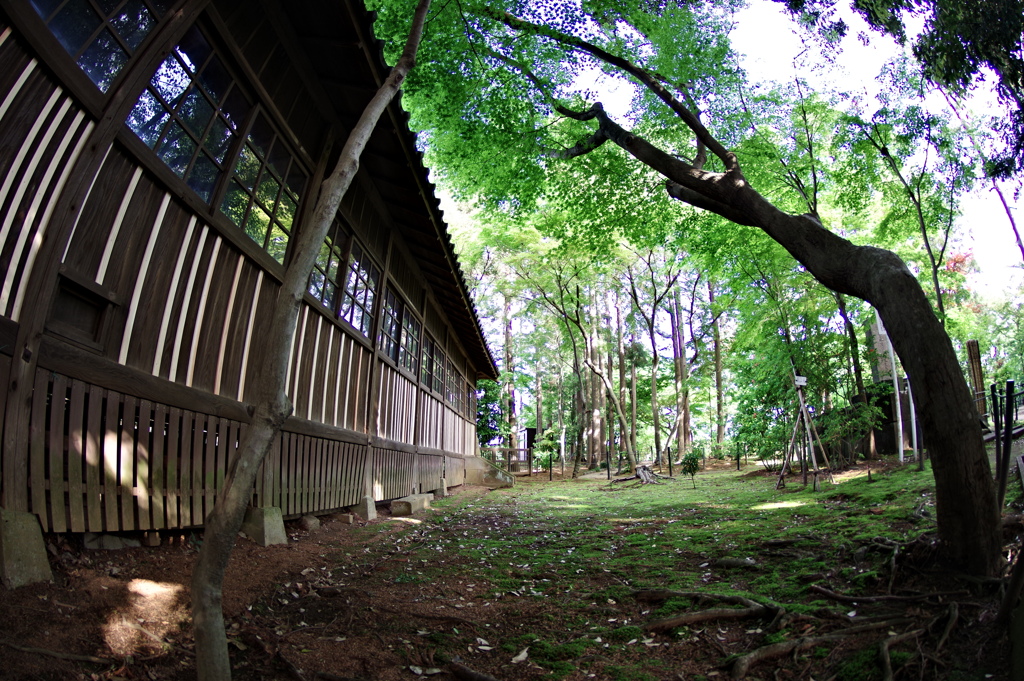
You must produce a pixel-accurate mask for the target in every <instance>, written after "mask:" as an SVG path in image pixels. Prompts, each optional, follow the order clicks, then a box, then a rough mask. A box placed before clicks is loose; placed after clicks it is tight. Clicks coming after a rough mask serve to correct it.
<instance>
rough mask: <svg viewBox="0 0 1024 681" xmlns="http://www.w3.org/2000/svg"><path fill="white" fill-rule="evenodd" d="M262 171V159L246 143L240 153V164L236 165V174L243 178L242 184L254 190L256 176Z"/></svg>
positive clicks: (240, 178)
mask: <svg viewBox="0 0 1024 681" xmlns="http://www.w3.org/2000/svg"><path fill="white" fill-rule="evenodd" d="M259 173H260V159H259V157H257V156H256V153H255V152H254V151H253V150H252V148H251V147H250V146H249V145H248V144H246V145H245V146H243V147H242V152H241V153H240V154H239V155H238V165H237V166H236V167H235V175H237V176H238V179H239V180H241V182H242V186H244V187H245V188H246V189H249V190H252V188H253V185H255V184H256V178H257V177H258V176H259Z"/></svg>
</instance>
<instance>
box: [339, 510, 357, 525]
mask: <svg viewBox="0 0 1024 681" xmlns="http://www.w3.org/2000/svg"><path fill="white" fill-rule="evenodd" d="M334 519H335V520H337V521H338V522H339V523H345V524H346V525H352V524H353V523H355V521H356V517H355V515H353V514H352V513H339V514H338V515H336V516H334Z"/></svg>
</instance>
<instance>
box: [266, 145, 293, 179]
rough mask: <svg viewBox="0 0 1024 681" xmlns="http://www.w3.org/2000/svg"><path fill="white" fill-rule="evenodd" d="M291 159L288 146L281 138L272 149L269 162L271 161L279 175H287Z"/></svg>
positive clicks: (271, 165)
mask: <svg viewBox="0 0 1024 681" xmlns="http://www.w3.org/2000/svg"><path fill="white" fill-rule="evenodd" d="M291 160H292V155H291V154H290V153H288V148H287V147H286V146H285V145H284V143H283V142H282V141H281V140H280V138H279V139H278V140H277V142H276V143H275V144H274V148H273V149H271V150H270V156H269V157H268V158H267V162H268V163H270V167H271V168H273V169H274V172H275V173H276V174H277V176H278V177H287V176H288V175H287V173H288V166H289V164H290V163H291Z"/></svg>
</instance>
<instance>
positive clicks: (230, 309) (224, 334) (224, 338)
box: [213, 253, 245, 395]
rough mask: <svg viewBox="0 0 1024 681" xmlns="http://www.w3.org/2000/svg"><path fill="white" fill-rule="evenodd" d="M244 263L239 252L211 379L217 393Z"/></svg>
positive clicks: (222, 374) (243, 258)
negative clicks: (214, 372)
mask: <svg viewBox="0 0 1024 681" xmlns="http://www.w3.org/2000/svg"><path fill="white" fill-rule="evenodd" d="M244 264H245V254H243V253H239V254H238V262H237V263H236V264H235V276H234V277H233V278H232V280H231V290H230V292H229V293H228V300H227V304H226V305H225V310H226V312H227V320H226V321H225V322H224V326H223V327H222V331H221V336H220V349H219V350H218V351H217V373H216V376H215V377H214V381H213V392H214V393H216V394H218V395H221V394H223V392H222V388H221V382H222V380H223V378H224V361H225V355H226V354H227V346H228V338H229V337H230V336H231V327H232V322H237V316H236V312H235V297H236V296H237V294H238V282H239V280H240V279H241V278H242V265H244Z"/></svg>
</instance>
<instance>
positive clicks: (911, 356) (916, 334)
mask: <svg viewBox="0 0 1024 681" xmlns="http://www.w3.org/2000/svg"><path fill="white" fill-rule="evenodd" d="M744 184H745V183H744ZM737 198H738V199H739V200H741V201H742V203H743V204H745V206H744V207H745V208H746V210H745V212H749V214H750V215H751V216H752V217H753V218H754V220H756V222H757V224H758V226H759V227H761V228H762V229H763V230H764V231H765V232H766V233H767V234H768V235H769V236H770V237H772V239H774V240H775V241H777V242H778V243H779V244H781V245H782V246H783V247H784V248H785V249H786V250H787V251H789V252H790V254H792V255H793V257H795V258H796V259H797V260H798V261H800V262H801V263H802V264H803V265H804V266H805V267H806V268H807V269H808V271H809V272H810V273H811V274H812V275H814V278H815V279H817V280H818V281H820V282H821V283H823V284H824V285H825V286H827V287H829V288H830V289H832V290H833V291H837V292H839V293H848V294H850V295H853V296H857V297H858V298H862V299H864V300H866V301H868V302H869V303H871V304H872V305H873V306H874V307H875V309H876V310H878V314H879V316H880V317H881V318H882V322H883V324H885V328H886V331H887V332H888V334H889V337H890V339H891V340H892V343H893V347H894V349H895V350H896V353H897V354H898V355H899V357H900V361H901V362H902V363H903V367H904V368H905V369H906V370H907V375H908V376H909V377H910V381H911V384H912V385H913V386H914V402H915V405H916V407H917V413H918V415H919V418H920V419H921V427H922V430H923V431H924V436H925V440H926V441H927V442H928V443H929V450H930V451H931V454H932V467H933V471H934V474H935V485H936V489H935V498H936V519H937V521H938V529H939V539H940V541H941V543H942V544H943V547H944V549H945V550H946V552H947V553H948V556H949V558H950V559H951V560H952V561H953V563H955V564H956V565H958V566H960V567H962V568H963V569H966V570H968V571H970V572H972V573H976V574H985V575H993V574H995V573H996V572H997V569H998V567H999V559H1000V555H999V552H1000V545H999V534H998V532H997V528H998V524H999V509H998V508H997V506H996V498H995V490H994V488H993V486H992V475H991V469H990V467H989V463H988V457H987V455H986V453H985V449H984V445H983V443H982V434H981V425H980V423H979V421H978V418H977V413H976V411H975V410H974V409H973V400H972V396H971V394H970V390H969V389H968V388H967V383H966V381H965V380H964V376H963V372H962V371H961V369H960V363H959V361H958V360H957V357H956V353H955V352H954V350H953V345H952V343H951V342H950V339H949V336H948V335H946V332H945V329H943V327H942V324H941V323H940V322H939V320H938V319H937V318H936V316H935V313H934V312H933V311H932V307H931V304H930V303H929V301H928V299H927V297H926V296H925V294H924V291H923V290H922V289H921V286H920V284H919V283H918V281H917V279H916V278H915V277H914V275H913V274H912V273H911V272H910V270H909V269H908V268H907V266H906V264H904V262H903V261H902V260H900V258H899V257H898V256H897V255H896V254H895V253H892V252H890V251H887V250H884V249H880V248H874V247H871V246H855V245H854V244H852V243H851V242H849V241H847V240H846V239H843V238H842V237H839V236H837V235H835V234H833V233H832V232H830V231H828V230H826V229H825V228H823V227H822V226H821V224H820V223H819V222H818V221H817V220H815V219H814V218H811V217H809V216H806V215H790V214H787V213H784V212H782V211H780V210H778V209H777V208H775V207H774V206H772V205H771V204H770V203H768V202H767V201H766V200H765V199H764V198H762V197H761V196H760V195H759V194H757V192H755V191H754V190H753V189H752V188H750V187H749V185H745V188H741V189H740V190H739V191H738V192H737Z"/></svg>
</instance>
